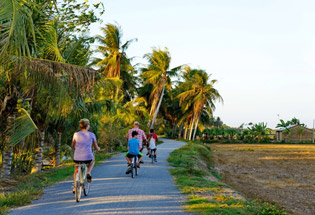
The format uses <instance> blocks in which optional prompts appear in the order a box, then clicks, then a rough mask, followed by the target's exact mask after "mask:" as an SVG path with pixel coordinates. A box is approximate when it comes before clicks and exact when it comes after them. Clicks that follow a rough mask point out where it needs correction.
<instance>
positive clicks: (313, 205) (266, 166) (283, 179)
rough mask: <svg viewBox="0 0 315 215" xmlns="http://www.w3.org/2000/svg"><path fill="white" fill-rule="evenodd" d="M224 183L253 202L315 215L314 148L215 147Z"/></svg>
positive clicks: (289, 146) (216, 165) (291, 211)
mask: <svg viewBox="0 0 315 215" xmlns="http://www.w3.org/2000/svg"><path fill="white" fill-rule="evenodd" d="M211 149H212V151H213V155H214V161H215V168H216V169H217V170H218V171H219V173H220V174H221V175H222V176H223V180H224V181H225V182H226V183H227V184H229V185H231V186H233V187H234V188H235V189H236V190H238V191H240V192H241V193H243V194H245V195H246V196H247V197H250V198H259V199H262V200H265V201H269V202H275V203H277V204H278V205H280V206H283V207H284V208H285V209H286V210H287V211H288V212H290V213H292V214H298V215H301V214H303V215H308V214H309V215H314V214H315V198H314V196H315V145H272V144H270V145H269V144H268V145H265V144H260V145H259V144H224V145H223V144H212V145H211Z"/></svg>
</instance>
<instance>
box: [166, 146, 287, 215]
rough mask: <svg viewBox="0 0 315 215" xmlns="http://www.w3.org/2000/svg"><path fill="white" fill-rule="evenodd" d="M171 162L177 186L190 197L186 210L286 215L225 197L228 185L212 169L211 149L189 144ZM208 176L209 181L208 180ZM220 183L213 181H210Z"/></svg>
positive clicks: (259, 204) (268, 206)
mask: <svg viewBox="0 0 315 215" xmlns="http://www.w3.org/2000/svg"><path fill="white" fill-rule="evenodd" d="M168 162H169V163H170V165H171V166H173V167H174V168H172V169H170V173H171V175H173V176H174V177H175V183H176V184H177V186H178V188H179V189H180V190H181V192H182V193H184V194H188V195H189V197H188V201H186V205H185V208H186V210H187V211H188V212H191V213H195V214H209V215H210V214H211V215H216V214H217V215H219V214H220V215H223V214H224V215H236V214H239V215H251V214H252V215H286V213H285V211H284V210H282V209H279V208H278V207H276V206H274V205H271V204H269V203H262V202H259V201H248V200H245V199H239V198H236V197H234V196H233V195H229V194H226V188H228V186H227V185H225V184H224V183H222V182H221V181H220V180H222V177H221V176H220V175H219V174H218V173H217V172H216V171H215V170H214V169H213V168H212V163H213V161H212V153H211V149H210V148H209V147H208V146H206V145H204V144H201V143H198V142H189V143H188V144H186V145H185V146H183V147H181V148H180V149H177V150H175V151H173V152H172V153H171V154H170V157H169V158H168ZM207 176H208V177H207ZM213 176H214V178H216V179H217V180H210V179H209V177H210V178H213Z"/></svg>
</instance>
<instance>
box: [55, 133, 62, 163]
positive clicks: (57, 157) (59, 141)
mask: <svg viewBox="0 0 315 215" xmlns="http://www.w3.org/2000/svg"><path fill="white" fill-rule="evenodd" d="M57 134H58V142H57V147H56V163H55V166H59V165H60V151H61V135H62V132H60V131H58V132H57Z"/></svg>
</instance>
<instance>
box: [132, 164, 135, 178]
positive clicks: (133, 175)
mask: <svg viewBox="0 0 315 215" xmlns="http://www.w3.org/2000/svg"><path fill="white" fill-rule="evenodd" d="M134 169H135V168H134V164H133V163H132V164H131V178H134V177H135V174H134Z"/></svg>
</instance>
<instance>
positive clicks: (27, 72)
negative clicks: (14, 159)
mask: <svg viewBox="0 0 315 215" xmlns="http://www.w3.org/2000/svg"><path fill="white" fill-rule="evenodd" d="M46 9H47V8H46V5H45V6H43V5H41V4H37V3H36V2H35V1H22V0H3V1H1V2H0V28H1V31H0V77H1V82H3V83H5V85H4V88H3V89H1V94H0V99H1V102H0V103H1V110H0V116H1V119H2V118H3V119H6V120H3V121H1V122H0V123H1V124H2V125H3V126H2V127H8V125H9V124H12V123H9V121H10V119H11V118H12V117H13V116H15V115H16V116H18V115H19V114H20V113H18V112H17V111H16V104H17V100H18V99H22V100H25V99H30V100H31V103H32V105H31V106H32V108H34V109H32V110H31V114H30V115H29V114H24V115H21V117H22V116H23V117H22V119H25V117H26V118H28V120H29V121H30V122H32V123H33V120H32V118H34V120H35V122H36V123H37V124H38V129H39V130H40V131H41V134H42V135H41V137H42V138H41V141H40V146H39V150H38V151H39V153H38V154H37V157H38V159H37V162H36V163H37V164H38V163H39V162H41V159H40V158H41V152H42V143H43V138H44V134H43V133H42V132H43V131H44V130H45V126H44V125H45V124H46V123H47V122H46V117H45V116H47V115H48V112H49V110H51V108H55V107H54V104H52V102H51V101H52V99H51V98H53V97H55V96H56V95H67V96H69V95H70V96H72V98H74V96H77V95H81V94H83V95H86V94H88V93H89V92H90V90H91V89H92V86H93V81H94V78H95V74H96V71H94V70H92V69H88V68H85V67H79V66H75V65H71V64H67V63H64V62H65V60H64V58H63V57H62V56H61V54H60V51H59V50H58V44H57V42H58V41H57V37H56V30H57V29H56V25H55V22H54V20H53V19H54V18H52V19H49V18H48V17H49V16H48V14H46V13H44V12H41V13H39V11H43V10H46ZM36 13H38V14H42V15H43V14H44V15H46V17H45V18H43V19H42V18H40V20H42V22H36V19H39V18H38V17H36V16H35V14H36ZM43 22H44V23H43ZM46 36H47V40H43V37H46ZM40 42H41V43H40ZM63 92H66V93H65V94H62V93H63ZM60 100H62V99H60ZM41 104H45V105H44V106H45V107H51V108H48V109H44V108H43V107H41ZM55 104H56V103H55ZM35 107H38V108H37V109H36V108H35ZM57 107H58V106H57ZM37 110H40V111H39V112H35V111H37ZM24 116H25V117H24ZM31 117H32V118H31ZM22 119H21V118H20V117H16V120H14V123H13V124H14V125H15V126H14V127H13V128H12V129H11V131H13V132H12V133H13V134H12V135H11V137H10V140H9V142H6V143H5V146H4V147H2V149H3V150H4V151H6V150H7V149H8V150H9V149H10V147H11V146H13V145H15V144H17V143H18V141H21V140H23V139H25V137H27V136H28V135H30V134H31V133H32V132H34V130H36V129H37V127H36V125H35V126H31V127H29V126H27V124H23V123H20V122H21V120H22ZM42 122H43V123H42ZM16 125H20V127H18V128H17V127H16ZM40 125H42V126H40ZM20 131H23V132H20ZM1 141H2V142H3V139H2V140H1ZM7 164H8V165H10V164H11V161H10V159H5V160H4V163H3V165H4V166H6V165H7ZM37 164H36V165H37ZM38 166H39V165H38ZM38 169H39V168H37V170H38ZM8 174H9V172H8V173H6V175H8Z"/></svg>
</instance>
